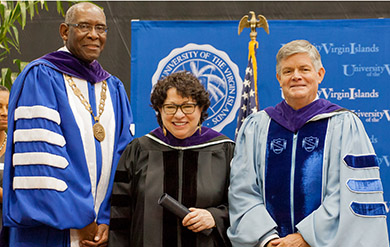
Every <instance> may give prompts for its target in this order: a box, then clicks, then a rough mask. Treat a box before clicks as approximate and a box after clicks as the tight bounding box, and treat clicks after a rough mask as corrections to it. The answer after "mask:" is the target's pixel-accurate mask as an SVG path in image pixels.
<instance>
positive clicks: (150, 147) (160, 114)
mask: <svg viewBox="0 0 390 247" xmlns="http://www.w3.org/2000/svg"><path fill="white" fill-rule="evenodd" d="M151 102H152V106H153V108H154V109H155V110H156V112H157V120H158V123H159V125H160V127H159V128H157V129H155V130H153V131H152V132H150V133H149V134H147V135H145V136H143V137H141V138H137V139H134V140H133V141H132V142H131V143H130V144H129V145H128V146H127V148H126V150H125V151H124V153H123V154H122V157H121V159H120V161H119V164H118V168H117V172H116V176H115V181H114V188H113V194H112V207H111V222H110V235H109V246H113V247H121V246H127V247H128V246H130V247H216V246H218V247H220V246H231V244H230V242H229V239H228V237H227V235H226V230H227V228H228V226H229V218H228V217H229V216H228V198H227V191H228V186H229V173H230V160H231V159H232V157H233V152H234V143H233V141H231V140H230V139H229V138H227V137H226V136H224V135H222V134H220V133H218V132H216V131H214V130H212V129H210V128H207V127H201V123H202V122H203V121H204V120H205V119H206V118H207V109H208V107H209V105H210V101H209V98H208V93H207V91H206V90H205V89H204V87H203V86H202V84H201V83H200V82H199V81H198V79H197V78H196V77H194V76H193V75H192V74H190V73H188V72H178V73H174V74H171V75H169V76H167V77H165V78H163V79H161V80H160V81H159V82H158V83H157V84H156V85H155V87H154V90H153V92H152V95H151ZM163 193H167V194H169V195H170V196H171V197H173V198H174V199H176V200H178V201H179V202H180V203H182V204H183V205H184V206H186V207H188V208H190V211H191V213H189V214H187V215H186V216H185V217H184V219H179V218H178V217H177V216H175V215H174V214H172V213H171V212H169V211H168V210H166V209H164V208H163V207H161V206H160V205H159V204H158V200H159V198H160V197H161V195H162V194H163ZM206 229H211V230H212V231H211V234H209V235H207V234H205V231H204V230H206ZM208 231H210V230H208Z"/></svg>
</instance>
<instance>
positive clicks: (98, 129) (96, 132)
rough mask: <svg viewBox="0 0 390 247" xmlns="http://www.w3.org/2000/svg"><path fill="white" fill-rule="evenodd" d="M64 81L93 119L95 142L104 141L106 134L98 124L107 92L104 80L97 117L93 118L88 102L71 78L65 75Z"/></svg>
mask: <svg viewBox="0 0 390 247" xmlns="http://www.w3.org/2000/svg"><path fill="white" fill-rule="evenodd" d="M65 78H66V80H67V81H68V83H69V86H70V88H72V90H73V92H74V94H75V95H76V96H77V98H79V99H80V101H81V103H82V104H83V105H84V107H85V109H87V111H89V112H90V113H91V115H92V117H93V118H94V119H95V124H94V125H93V126H92V129H93V135H94V136H95V138H96V140H98V141H99V142H101V141H103V140H104V137H105V136H106V132H105V130H104V127H103V125H101V124H100V123H99V120H100V116H101V115H102V114H103V111H104V105H105V101H106V98H107V96H106V92H107V82H106V80H104V81H102V83H103V84H102V91H101V92H100V101H99V115H97V116H95V114H93V111H92V107H91V105H90V104H89V102H88V101H87V100H86V99H85V97H84V95H83V94H82V93H81V91H80V89H79V88H78V87H77V86H76V83H75V82H74V81H73V79H72V77H71V76H69V75H65Z"/></svg>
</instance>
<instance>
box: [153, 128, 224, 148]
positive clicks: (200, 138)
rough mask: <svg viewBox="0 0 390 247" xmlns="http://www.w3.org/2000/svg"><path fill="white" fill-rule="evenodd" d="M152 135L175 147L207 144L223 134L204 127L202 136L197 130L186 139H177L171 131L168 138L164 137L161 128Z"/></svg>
mask: <svg viewBox="0 0 390 247" xmlns="http://www.w3.org/2000/svg"><path fill="white" fill-rule="evenodd" d="M150 133H151V134H153V135H155V136H156V137H157V138H158V139H160V140H161V141H163V142H165V143H166V144H168V145H171V146H174V147H189V146H194V145H198V144H202V143H206V142H208V141H210V140H211V139H213V138H215V137H218V136H221V135H222V134H221V133H219V132H217V131H215V130H212V129H210V128H207V127H202V133H201V134H199V131H198V130H197V131H195V133H194V134H193V135H192V136H190V137H188V138H185V139H177V138H176V137H174V136H173V135H172V134H171V133H169V131H167V136H164V133H163V131H162V129H161V128H160V127H159V128H157V129H154V130H153V131H152V132H150Z"/></svg>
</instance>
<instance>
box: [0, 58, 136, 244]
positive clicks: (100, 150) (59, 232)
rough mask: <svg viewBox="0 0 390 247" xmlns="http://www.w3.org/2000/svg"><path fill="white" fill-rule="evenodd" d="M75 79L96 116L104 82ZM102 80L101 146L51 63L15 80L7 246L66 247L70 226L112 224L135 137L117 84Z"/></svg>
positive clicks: (6, 176)
mask: <svg viewBox="0 0 390 247" xmlns="http://www.w3.org/2000/svg"><path fill="white" fill-rule="evenodd" d="M73 79H74V80H75V81H76V84H77V85H78V86H79V87H81V88H82V87H84V88H83V90H84V93H83V94H84V96H85V97H86V99H87V100H89V103H90V105H91V106H92V109H93V111H94V113H95V115H98V114H97V112H98V104H99V100H100V91H101V90H100V89H101V84H102V83H101V82H98V83H94V84H92V83H90V82H88V83H86V81H80V80H79V79H77V78H73ZM106 81H107V99H106V102H105V108H104V111H103V114H102V116H101V118H100V123H102V125H103V127H104V128H105V131H106V137H105V139H104V140H103V141H102V142H99V141H97V140H96V139H95V138H94V137H93V133H92V125H93V124H94V120H93V118H92V116H91V114H90V113H89V112H88V111H87V110H86V109H85V107H84V106H83V105H82V104H81V102H80V100H79V99H78V98H77V97H76V96H75V95H74V93H73V91H72V90H71V89H70V87H69V86H68V85H67V82H66V81H65V80H64V76H63V73H62V72H61V71H59V69H58V68H57V67H56V66H55V65H53V64H52V63H50V62H48V61H46V60H43V59H38V60H35V61H33V62H32V63H30V64H29V65H28V66H27V67H26V68H25V69H24V70H23V72H22V73H21V74H20V75H19V77H18V78H17V80H16V81H15V83H14V85H13V87H12V90H11V94H10V101H9V116H8V120H9V122H8V133H9V138H8V142H7V154H6V157H5V169H4V184H3V185H4V204H3V205H4V207H3V210H4V211H3V219H4V225H5V226H8V227H10V239H9V240H10V246H29V247H33V246H39V247H43V246H50V247H54V246H70V244H71V243H70V242H71V240H70V235H71V231H70V230H69V229H80V228H83V227H85V226H87V225H88V224H90V223H91V222H93V221H96V222H97V224H109V218H110V202H109V200H110V196H111V191H112V185H113V179H114V176H113V174H115V170H116V166H117V163H118V161H119V158H120V155H121V153H122V151H123V150H124V148H125V147H126V145H127V144H128V143H129V142H130V141H131V140H132V135H131V132H130V124H131V123H132V114H131V110H130V105H129V102H128V98H127V95H126V92H125V89H124V87H123V84H122V82H121V81H120V80H119V79H118V78H116V77H114V76H111V75H110V76H109V77H108V78H107V80H106Z"/></svg>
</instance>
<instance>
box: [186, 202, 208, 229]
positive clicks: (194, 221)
mask: <svg viewBox="0 0 390 247" xmlns="http://www.w3.org/2000/svg"><path fill="white" fill-rule="evenodd" d="M190 211H191V213H188V214H187V215H186V216H185V217H184V219H183V221H182V224H183V226H185V227H187V228H188V229H189V230H191V231H193V232H200V231H203V230H205V229H210V228H213V227H214V226H215V221H214V218H213V216H212V215H211V213H210V212H209V211H208V210H206V209H201V208H190Z"/></svg>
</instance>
